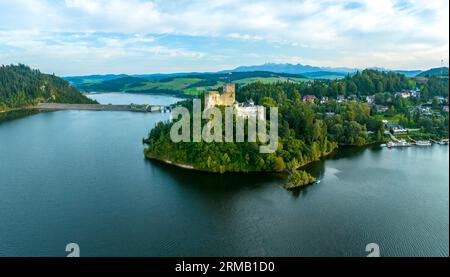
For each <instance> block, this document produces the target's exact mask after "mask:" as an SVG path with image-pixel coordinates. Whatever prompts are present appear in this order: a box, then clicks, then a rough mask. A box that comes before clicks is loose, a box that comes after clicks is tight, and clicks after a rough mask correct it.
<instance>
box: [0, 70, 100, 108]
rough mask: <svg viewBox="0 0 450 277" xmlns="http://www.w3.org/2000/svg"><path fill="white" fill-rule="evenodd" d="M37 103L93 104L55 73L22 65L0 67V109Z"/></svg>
mask: <svg viewBox="0 0 450 277" xmlns="http://www.w3.org/2000/svg"><path fill="white" fill-rule="evenodd" d="M39 102H58V103H95V101H93V100H91V99H89V98H87V97H85V96H84V95H82V94H81V93H80V92H79V91H78V90H77V89H75V88H74V87H72V86H71V85H70V84H69V83H68V82H67V81H65V80H64V79H62V78H59V77H57V76H55V75H49V74H44V73H41V72H39V70H35V69H31V68H30V67H28V66H26V65H22V64H19V65H6V66H5V65H2V66H1V67H0V110H8V109H11V108H20V107H26V106H33V105H35V104H37V103H39Z"/></svg>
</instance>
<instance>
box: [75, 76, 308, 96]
mask: <svg viewBox="0 0 450 277" xmlns="http://www.w3.org/2000/svg"><path fill="white" fill-rule="evenodd" d="M155 75H156V74H155ZM155 75H153V74H151V75H133V76H127V75H125V76H122V77H118V78H114V79H112V78H109V79H107V78H105V80H104V81H100V82H98V79H99V78H94V80H95V81H94V82H89V80H90V79H86V78H85V79H83V77H69V78H70V80H72V84H73V85H74V86H76V87H77V88H78V89H80V90H81V91H85V92H113V91H123V92H141V93H164V94H176V95H179V96H186V97H189V96H195V95H198V94H201V93H203V92H205V91H207V90H214V89H217V88H219V87H221V86H222V85H223V83H225V82H229V81H231V82H234V83H237V84H240V85H246V84H249V83H253V82H257V81H259V82H262V83H275V82H278V81H291V82H304V81H308V78H306V77H305V76H303V75H300V74H289V73H273V72H266V71H253V72H233V73H191V74H177V75H174V74H172V76H169V77H168V76H167V75H164V74H158V77H156V76H155ZM115 76H119V75H115ZM75 78H77V79H75ZM73 80H83V82H82V83H79V82H73Z"/></svg>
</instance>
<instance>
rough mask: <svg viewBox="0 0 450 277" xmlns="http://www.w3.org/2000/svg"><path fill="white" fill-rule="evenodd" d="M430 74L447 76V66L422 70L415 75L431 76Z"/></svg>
mask: <svg viewBox="0 0 450 277" xmlns="http://www.w3.org/2000/svg"><path fill="white" fill-rule="evenodd" d="M431 76H447V77H448V67H437V68H432V69H429V70H427V71H424V72H422V73H420V74H418V75H417V77H431Z"/></svg>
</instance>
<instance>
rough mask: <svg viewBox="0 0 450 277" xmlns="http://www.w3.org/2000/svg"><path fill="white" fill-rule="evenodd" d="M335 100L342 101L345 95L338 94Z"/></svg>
mask: <svg viewBox="0 0 450 277" xmlns="http://www.w3.org/2000/svg"><path fill="white" fill-rule="evenodd" d="M336 101H337V102H338V103H342V102H344V101H345V96H344V95H338V97H337V98H336Z"/></svg>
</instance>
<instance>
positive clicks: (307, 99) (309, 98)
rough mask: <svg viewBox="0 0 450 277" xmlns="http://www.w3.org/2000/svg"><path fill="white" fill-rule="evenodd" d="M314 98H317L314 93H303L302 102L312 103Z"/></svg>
mask: <svg viewBox="0 0 450 277" xmlns="http://www.w3.org/2000/svg"><path fill="white" fill-rule="evenodd" d="M316 100H317V97H315V96H314V95H305V96H303V102H310V103H314V102H315V101H316Z"/></svg>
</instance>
